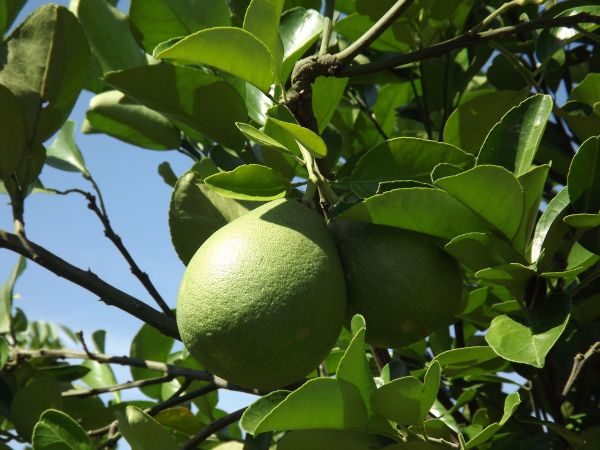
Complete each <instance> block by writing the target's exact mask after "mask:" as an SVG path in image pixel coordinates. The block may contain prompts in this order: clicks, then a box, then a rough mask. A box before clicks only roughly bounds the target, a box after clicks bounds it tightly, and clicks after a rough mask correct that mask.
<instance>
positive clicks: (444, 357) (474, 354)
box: [435, 346, 503, 377]
mask: <svg viewBox="0 0 600 450" xmlns="http://www.w3.org/2000/svg"><path fill="white" fill-rule="evenodd" d="M435 360H436V361H438V362H439V363H440V366H441V367H442V370H443V371H444V375H446V376H448V377H454V376H465V375H468V374H471V375H476V374H480V373H485V372H488V371H489V370H495V369H497V368H498V365H499V364H502V363H503V361H502V360H501V359H500V358H499V357H498V355H497V354H496V353H495V352H494V350H493V349H492V348H491V347H483V346H481V347H464V348H455V349H452V350H448V351H445V352H443V353H440V354H439V355H437V356H436V357H435Z"/></svg>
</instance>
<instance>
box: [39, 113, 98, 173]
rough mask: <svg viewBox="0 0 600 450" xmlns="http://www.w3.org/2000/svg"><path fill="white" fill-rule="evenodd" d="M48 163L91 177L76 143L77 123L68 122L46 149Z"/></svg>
mask: <svg viewBox="0 0 600 450" xmlns="http://www.w3.org/2000/svg"><path fill="white" fill-rule="evenodd" d="M46 163H47V164H48V165H49V166H52V167H55V168H57V169H61V170H66V171H68V172H81V173H82V174H84V175H86V176H89V172H88V170H87V167H85V161H84V160H83V155H82V154H81V150H79V147H78V146H77V143H76V142H75V122H73V121H72V120H67V121H66V122H65V123H64V125H63V126H62V128H61V129H60V133H58V136H56V138H55V139H54V141H53V142H52V144H50V145H49V146H48V148H47V149H46Z"/></svg>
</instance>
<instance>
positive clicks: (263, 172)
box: [204, 164, 290, 201]
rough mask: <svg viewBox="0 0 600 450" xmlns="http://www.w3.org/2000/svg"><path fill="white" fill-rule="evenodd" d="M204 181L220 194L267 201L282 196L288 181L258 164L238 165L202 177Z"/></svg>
mask: <svg viewBox="0 0 600 450" xmlns="http://www.w3.org/2000/svg"><path fill="white" fill-rule="evenodd" d="M204 183H205V184H206V185H207V186H208V187H209V188H211V189H212V190H213V191H215V192H218V193H219V194H220V195H222V196H224V197H228V198H233V199H237V200H252V201H268V200H276V199H278V198H281V197H284V196H285V194H286V193H287V191H288V190H289V188H290V183H289V181H288V180H287V179H286V178H284V177H282V176H281V175H280V174H279V173H278V172H276V171H275V170H273V169H271V168H270V167H266V166H261V165H260V164H248V165H243V166H239V167H237V168H235V169H233V170H232V171H231V172H220V173H216V174H214V175H211V176H209V177H207V178H205V179H204Z"/></svg>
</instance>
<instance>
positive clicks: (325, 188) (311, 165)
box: [296, 141, 340, 212]
mask: <svg viewBox="0 0 600 450" xmlns="http://www.w3.org/2000/svg"><path fill="white" fill-rule="evenodd" d="M296 142H297V141H296ZM298 146H299V147H300V152H301V153H302V157H303V159H304V163H305V164H306V170H308V180H309V186H310V183H313V184H314V185H315V186H316V188H317V190H318V192H319V198H320V203H321V208H322V209H323V211H324V212H326V209H327V205H335V204H336V203H337V202H339V200H340V199H339V197H338V196H337V194H336V193H335V192H334V191H333V189H332V188H331V186H329V183H328V182H327V179H326V178H325V177H324V176H323V175H322V174H321V172H320V171H319V167H318V166H317V164H316V162H315V158H314V157H313V155H311V154H310V153H309V151H308V150H306V149H305V148H304V146H302V144H300V143H299V142H298ZM308 191H309V189H308V188H307V189H306V192H307V193H306V194H305V196H304V199H305V200H310V199H311V198H312V197H307V195H308ZM312 194H313V195H314V192H313V193H312Z"/></svg>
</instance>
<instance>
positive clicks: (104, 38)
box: [70, 0, 147, 73]
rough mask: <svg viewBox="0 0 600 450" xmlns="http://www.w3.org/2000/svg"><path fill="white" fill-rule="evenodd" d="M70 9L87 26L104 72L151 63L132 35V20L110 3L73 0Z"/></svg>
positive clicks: (102, 0)
mask: <svg viewBox="0 0 600 450" xmlns="http://www.w3.org/2000/svg"><path fill="white" fill-rule="evenodd" d="M70 9H71V11H73V12H74V13H75V14H76V15H77V17H78V18H79V21H80V22H81V24H82V25H83V29H84V30H85V34H86V36H87V39H88V42H89V43H90V46H91V47H92V51H93V53H94V56H95V57H96V59H97V61H98V62H99V63H100V67H101V68H102V72H104V73H106V72H110V71H113V70H120V69H131V68H134V67H139V66H145V65H146V64H147V62H146V58H145V56H144V54H143V53H142V52H141V51H140V48H139V47H138V45H137V42H136V41H135V39H134V38H133V35H132V34H131V28H130V25H129V19H128V18H127V16H126V15H125V14H123V13H122V12H121V11H119V10H118V9H117V8H116V7H114V6H112V5H110V4H109V3H108V2H107V1H106V0H72V1H71V4H70Z"/></svg>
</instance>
